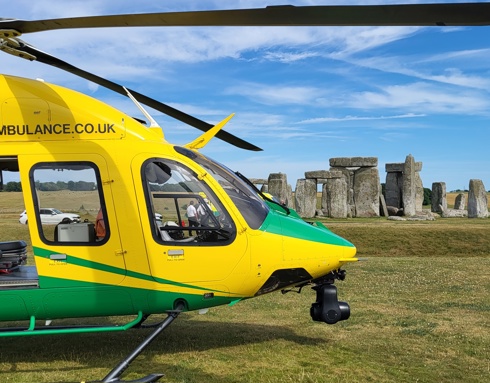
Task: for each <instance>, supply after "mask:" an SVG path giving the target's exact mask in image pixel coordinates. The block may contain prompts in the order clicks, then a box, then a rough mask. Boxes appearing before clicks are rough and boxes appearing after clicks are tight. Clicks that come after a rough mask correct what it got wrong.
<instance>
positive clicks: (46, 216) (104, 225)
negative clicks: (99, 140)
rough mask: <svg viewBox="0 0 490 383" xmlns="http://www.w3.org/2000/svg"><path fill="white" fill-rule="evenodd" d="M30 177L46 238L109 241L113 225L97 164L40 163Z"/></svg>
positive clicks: (59, 242) (63, 242) (87, 242)
mask: <svg viewBox="0 0 490 383" xmlns="http://www.w3.org/2000/svg"><path fill="white" fill-rule="evenodd" d="M30 181H31V189H32V191H33V199H34V208H35V214H36V221H37V223H38V230H39V234H40V236H41V238H42V239H43V241H44V242H46V243H49V244H55V245H67V244H70V245H85V246H87V245H100V244H102V243H105V242H106V241H107V239H108V237H109V225H108V222H107V219H105V217H106V216H107V214H105V204H104V198H103V194H102V189H101V182H100V176H99V172H98V168H97V166H96V165H95V164H93V163H91V162H51V163H39V164H37V165H35V166H34V167H33V168H32V169H31V172H30ZM23 214H24V215H25V216H24V217H21V222H22V219H24V220H25V223H27V221H28V217H27V214H26V213H23ZM30 219H31V217H30V216H29V220H30ZM32 219H33V220H34V217H32Z"/></svg>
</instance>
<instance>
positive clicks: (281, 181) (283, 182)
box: [267, 173, 289, 206]
mask: <svg viewBox="0 0 490 383" xmlns="http://www.w3.org/2000/svg"><path fill="white" fill-rule="evenodd" d="M267 184H268V185H269V193H270V194H272V195H273V196H274V197H276V198H277V199H279V201H281V202H284V203H285V204H286V205H288V206H289V199H288V180H287V176H286V174H284V173H271V174H269V179H268V181H267Z"/></svg>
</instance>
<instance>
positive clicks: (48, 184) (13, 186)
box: [1, 181, 97, 192]
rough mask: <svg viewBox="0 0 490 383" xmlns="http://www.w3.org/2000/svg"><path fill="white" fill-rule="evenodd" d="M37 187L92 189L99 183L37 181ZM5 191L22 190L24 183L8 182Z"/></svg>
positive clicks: (72, 189)
mask: <svg viewBox="0 0 490 383" xmlns="http://www.w3.org/2000/svg"><path fill="white" fill-rule="evenodd" d="M35 185H36V189H37V190H40V191H60V190H70V191H92V190H95V189H97V184H96V183H95V182H87V181H68V182H64V181H57V182H39V181H36V182H35ZM1 191H5V192H21V191H22V183H21V182H16V181H10V182H7V183H6V184H5V185H4V187H3V190H1Z"/></svg>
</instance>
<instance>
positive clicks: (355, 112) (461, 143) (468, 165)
mask: <svg viewBox="0 0 490 383" xmlns="http://www.w3.org/2000/svg"><path fill="white" fill-rule="evenodd" d="M408 2H410V3H416V2H424V1H398V2H397V1H390V2H386V1H363V2H359V1H342V2H338V1H337V2H336V3H335V2H333V1H330V0H321V1H316V0H303V1H298V0H248V1H245V0H242V1H233V2H231V1H208V0H192V1H190V0H139V1H133V0H131V1H127V0H83V1H78V0H36V1H35V2H33V1H31V0H17V1H15V2H6V1H3V3H4V4H2V6H1V9H2V16H1V17H3V18H18V19H25V20H38V19H48V18H58V17H72V16H89V15H104V14H123V13H147V12H148V13H151V12H172V11H191V10H208V9H230V8H262V7H265V6H267V5H283V4H292V5H297V6H299V5H333V4H381V3H390V4H395V3H408ZM425 2H432V3H433V2H440V1H437V0H431V1H425ZM451 2H454V1H451ZM21 38H22V39H23V40H24V41H26V42H28V43H29V44H31V45H34V46H35V47H37V48H38V49H40V50H43V51H44V52H46V53H49V54H51V55H53V56H56V57H58V58H60V59H62V60H64V61H67V62H69V63H71V64H73V65H75V66H78V67H79V68H82V69H84V70H87V71H90V72H93V73H95V74H97V75H99V76H102V77H105V78H107V79H109V80H111V81H114V82H117V83H119V84H121V85H124V86H126V87H128V88H131V89H133V90H136V91H138V92H140V93H143V94H146V95H147V96H149V97H152V98H154V99H157V100H159V101H161V102H164V103H166V104H169V105H171V106H173V107H175V108H178V109H180V110H182V111H184V112H186V113H188V114H191V115H193V116H195V117H198V118H200V119H202V120H204V121H207V122H209V123H212V124H215V123H217V122H219V121H221V120H222V119H224V118H225V117H227V116H228V115H229V114H231V113H235V116H234V118H233V119H232V120H231V121H230V122H229V123H228V124H227V125H226V127H225V130H227V131H229V132H230V133H232V134H234V135H236V136H238V137H240V138H242V139H244V140H246V141H249V142H252V143H253V144H255V145H257V146H259V147H261V148H262V149H263V151H261V152H250V151H246V150H242V149H238V148H236V147H234V146H231V145H229V144H227V143H225V142H223V141H221V140H217V139H213V140H212V142H211V143H210V144H209V145H207V146H206V147H205V148H204V149H202V150H201V152H202V153H203V154H205V155H207V156H209V157H211V158H213V159H215V160H217V161H219V162H221V163H223V164H225V165H227V166H228V167H230V168H231V169H233V170H237V171H240V172H241V173H242V174H244V175H246V176H248V177H249V178H267V177H268V175H269V174H270V173H278V172H281V173H285V174H286V175H287V178H288V183H290V184H291V185H292V187H293V189H294V188H295V186H296V182H297V180H298V179H299V178H304V173H305V172H307V171H312V170H328V169H329V159H330V158H333V157H359V156H361V157H362V156H365V157H377V158H378V164H379V165H378V169H379V174H380V179H381V182H385V180H386V172H385V164H386V163H397V162H404V161H405V158H406V156H407V155H409V154H411V155H413V156H414V158H415V161H420V162H422V163H423V168H422V171H421V173H420V175H421V178H422V181H423V183H424V187H427V188H431V187H432V183H433V182H445V183H446V189H447V191H451V190H456V189H461V190H464V189H468V185H469V180H470V179H481V180H482V181H483V183H484V185H485V187H486V189H487V190H490V157H489V141H490V140H489V138H490V64H489V62H490V27H192V28H191V27H166V28H111V29H92V30H66V31H50V32H40V33H34V34H26V35H23V36H21ZM0 68H1V69H0V71H1V73H3V74H9V75H15V76H22V77H28V78H42V79H44V80H45V81H47V82H50V83H55V84H58V85H62V86H65V87H68V88H72V89H75V90H77V91H80V92H82V93H85V94H88V95H90V96H92V97H95V98H97V99H100V100H102V101H104V102H106V103H108V104H111V105H113V106H115V107H117V108H118V109H120V110H122V111H124V112H126V113H128V114H129V115H131V116H135V117H143V116H142V114H141V112H140V111H139V110H138V109H137V108H136V106H134V104H132V102H131V101H129V100H128V99H127V98H125V97H123V96H120V95H118V94H115V93H111V92H110V91H107V90H105V89H103V88H101V87H99V86H97V85H95V84H93V83H90V82H88V81H86V80H83V79H80V78H77V77H76V76H74V75H71V74H69V73H66V72H63V71H61V70H59V69H56V68H52V67H49V66H46V65H45V64H42V63H37V62H29V61H27V60H23V59H20V58H16V57H13V56H10V55H7V54H4V53H1V52H0ZM148 111H149V112H150V114H151V115H152V116H153V118H154V119H155V120H156V121H157V122H158V123H159V124H160V125H161V126H162V128H163V130H164V133H165V137H166V139H167V140H168V141H170V142H172V143H175V144H186V143H188V142H191V141H193V140H194V139H195V138H196V137H197V136H199V135H200V134H201V132H200V131H198V130H196V129H194V128H192V127H189V126H186V125H184V124H182V123H181V122H179V121H176V120H173V119H171V118H169V117H167V116H164V115H162V114H161V113H160V112H157V111H155V110H153V109H151V108H148ZM4 181H5V182H8V176H7V177H6V179H5V180H4Z"/></svg>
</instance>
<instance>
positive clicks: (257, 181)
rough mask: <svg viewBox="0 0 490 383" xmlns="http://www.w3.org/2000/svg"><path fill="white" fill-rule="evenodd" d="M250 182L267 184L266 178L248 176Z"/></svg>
mask: <svg viewBox="0 0 490 383" xmlns="http://www.w3.org/2000/svg"><path fill="white" fill-rule="evenodd" d="M250 182H251V183H253V184H254V185H267V182H268V181H267V180H266V179H265V178H250Z"/></svg>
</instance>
